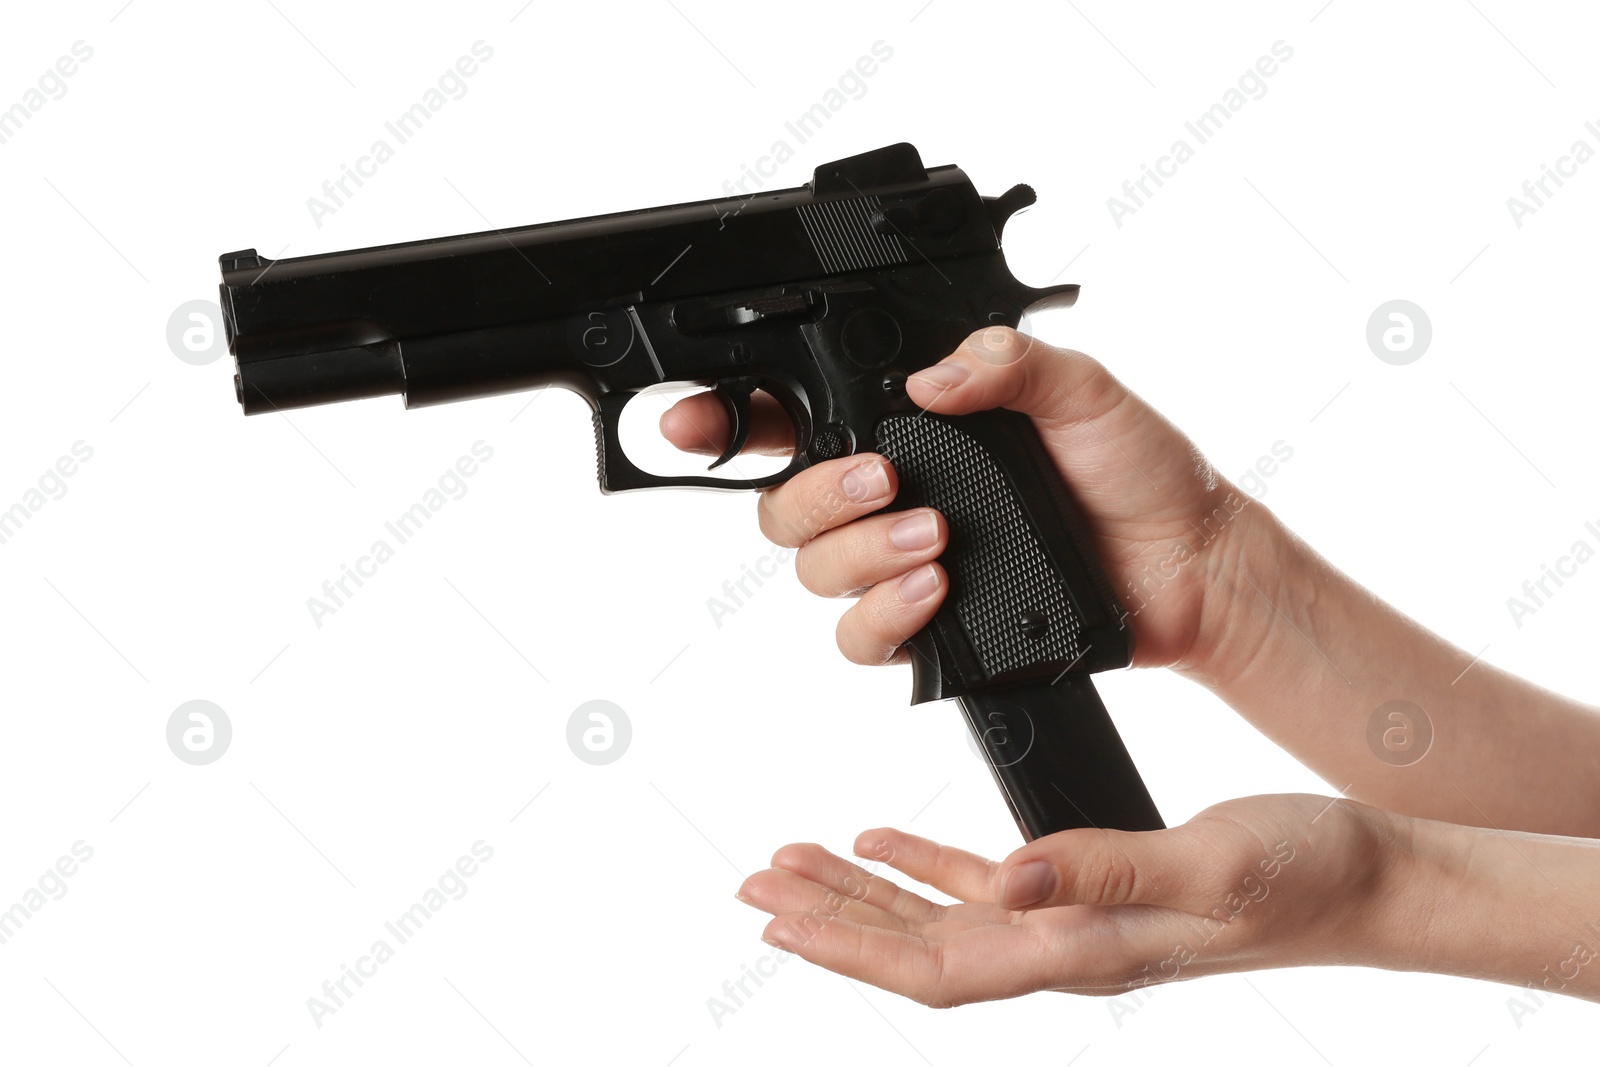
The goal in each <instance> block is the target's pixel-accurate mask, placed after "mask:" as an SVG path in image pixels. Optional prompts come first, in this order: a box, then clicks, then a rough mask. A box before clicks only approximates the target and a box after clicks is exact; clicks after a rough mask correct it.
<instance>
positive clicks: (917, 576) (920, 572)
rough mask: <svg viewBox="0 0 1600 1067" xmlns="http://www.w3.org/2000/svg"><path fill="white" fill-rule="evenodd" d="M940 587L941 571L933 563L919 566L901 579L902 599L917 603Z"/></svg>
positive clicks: (909, 602)
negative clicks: (935, 568)
mask: <svg viewBox="0 0 1600 1067" xmlns="http://www.w3.org/2000/svg"><path fill="white" fill-rule="evenodd" d="M938 588H939V572H938V571H936V570H934V568H933V564H931V563H930V564H928V565H927V566H926V567H918V568H917V569H916V570H914V571H912V572H911V573H910V574H908V575H906V576H905V577H904V578H902V579H900V599H901V600H904V601H905V602H906V603H907V604H915V603H916V602H917V601H919V600H926V599H928V598H929V597H930V596H932V595H933V594H934V592H935V591H937V590H938Z"/></svg>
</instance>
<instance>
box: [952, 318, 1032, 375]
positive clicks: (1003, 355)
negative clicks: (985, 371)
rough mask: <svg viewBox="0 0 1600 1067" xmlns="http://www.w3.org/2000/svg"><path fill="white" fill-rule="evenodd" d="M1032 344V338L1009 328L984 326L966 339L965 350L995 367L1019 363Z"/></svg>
mask: <svg viewBox="0 0 1600 1067" xmlns="http://www.w3.org/2000/svg"><path fill="white" fill-rule="evenodd" d="M1034 344H1035V341H1034V339H1033V338H1031V337H1029V336H1028V335H1027V334H1024V333H1019V332H1017V331H1016V330H1014V329H1012V328H1011V327H1010V326H985V327H983V328H982V329H980V330H977V331H975V332H974V333H973V334H972V335H971V336H969V337H968V338H967V350H968V351H970V352H971V353H972V354H973V355H975V356H977V357H978V358H979V359H981V360H982V361H983V362H985V363H988V364H990V365H991V366H996V367H1009V366H1011V365H1012V364H1014V363H1017V362H1020V361H1021V360H1022V358H1023V357H1024V356H1026V355H1027V354H1028V350H1029V349H1030V348H1032V347H1033V345H1034Z"/></svg>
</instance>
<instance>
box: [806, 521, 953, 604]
mask: <svg viewBox="0 0 1600 1067" xmlns="http://www.w3.org/2000/svg"><path fill="white" fill-rule="evenodd" d="M948 539H949V529H948V527H947V526H946V525H945V521H944V517H943V516H942V515H940V514H939V513H938V512H937V511H934V510H933V509H932V508H916V509H914V510H912V511H902V512H896V513H894V514H892V515H869V516H867V517H865V518H861V519H857V520H856V521H855V522H851V523H846V524H845V525H844V526H841V527H839V528H838V529H836V530H829V531H827V532H826V533H823V534H819V535H818V536H817V537H815V538H813V539H812V540H811V541H810V542H809V543H808V544H806V546H805V547H804V548H802V549H801V550H800V553H799V555H797V556H796V557H795V563H794V565H795V574H796V575H797V576H798V577H799V579H800V584H801V585H803V586H805V587H806V588H807V589H809V590H811V591H812V592H813V593H816V594H817V595H818V596H844V595H846V594H847V593H854V592H856V591H858V590H861V589H865V588H867V587H868V586H873V585H877V584H878V583H879V582H884V581H888V580H889V579H890V578H894V577H896V576H898V575H901V574H905V573H906V572H908V571H910V570H912V569H913V568H914V567H916V566H917V565H918V564H921V563H927V562H929V561H930V560H932V559H934V558H935V557H937V556H938V555H939V554H940V553H941V552H943V551H944V549H945V545H946V544H947V543H948Z"/></svg>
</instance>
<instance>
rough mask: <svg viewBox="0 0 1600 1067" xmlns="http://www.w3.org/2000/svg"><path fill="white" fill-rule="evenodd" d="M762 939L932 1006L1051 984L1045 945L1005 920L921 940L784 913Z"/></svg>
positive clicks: (839, 921) (845, 922) (1018, 992)
mask: <svg viewBox="0 0 1600 1067" xmlns="http://www.w3.org/2000/svg"><path fill="white" fill-rule="evenodd" d="M762 936H763V939H764V940H767V941H770V942H772V943H774V944H777V945H778V946H780V947H782V948H784V949H787V950H788V951H790V952H793V953H795V954H796V955H797V956H799V957H800V958H801V959H804V960H807V961H809V962H811V963H815V964H817V965H818V966H821V967H826V968H828V970H830V971H833V972H835V973H837V974H842V975H844V976H845V977H847V978H855V979H858V980H860V981H863V982H871V983H872V984H873V985H875V986H878V987H879V988H880V989H887V990H889V991H890V992H891V993H899V994H900V995H901V996H905V997H910V998H911V999H912V1000H915V1001H918V1002H920V1003H922V1004H926V1005H928V1006H929V1007H935V1008H947V1007H951V1006H953V1005H956V1004H967V1003H971V1002H973V1001H977V1000H995V999H998V998H1001V997H1013V996H1020V995H1021V994H1023V993H1030V992H1033V991H1035V990H1039V989H1043V988H1046V987H1047V986H1049V985H1050V984H1051V983H1052V982H1053V981H1054V977H1053V975H1052V973H1051V967H1052V961H1051V959H1050V957H1049V955H1048V953H1047V952H1046V946H1045V943H1044V941H1043V940H1042V939H1041V938H1039V937H1038V936H1037V935H1036V933H1035V932H1034V931H1033V930H1031V929H1029V928H1027V927H1025V926H1021V925H1011V924H1009V923H998V924H996V925H993V926H980V927H975V928H971V929H966V930H962V931H960V932H958V933H956V934H955V935H954V936H952V937H951V938H950V939H949V940H925V939H923V938H921V937H917V936H916V935H914V934H908V933H903V932H901V931H899V930H890V929H885V928H883V927H881V926H874V925H872V924H868V923H857V922H854V921H852V920H850V919H847V918H844V917H843V916H839V917H836V918H833V919H822V920H819V919H818V918H817V917H815V916H813V915H810V914H807V913H789V914H784V915H779V916H777V917H775V918H774V919H773V920H772V921H771V922H769V923H768V924H767V928H766V931H765V932H764V933H763V935H762Z"/></svg>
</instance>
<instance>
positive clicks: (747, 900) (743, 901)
mask: <svg viewBox="0 0 1600 1067" xmlns="http://www.w3.org/2000/svg"><path fill="white" fill-rule="evenodd" d="M733 899H734V900H737V901H738V902H739V903H741V904H749V903H750V898H749V897H747V896H745V895H744V890H743V889H741V890H739V891H738V892H737V893H735V894H734V895H733Z"/></svg>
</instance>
